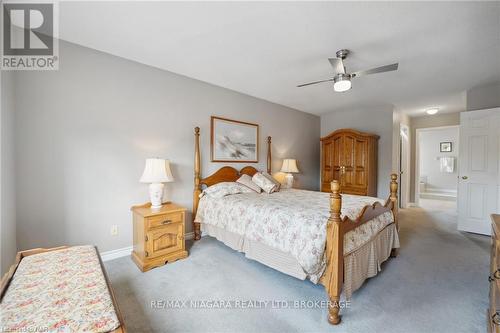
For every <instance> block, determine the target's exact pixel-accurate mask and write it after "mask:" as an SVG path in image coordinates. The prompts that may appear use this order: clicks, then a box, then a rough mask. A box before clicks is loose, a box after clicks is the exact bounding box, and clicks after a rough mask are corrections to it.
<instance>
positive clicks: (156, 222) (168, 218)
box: [146, 212, 184, 229]
mask: <svg viewBox="0 0 500 333" xmlns="http://www.w3.org/2000/svg"><path fill="white" fill-rule="evenodd" d="M178 222H184V213H183V212H176V213H168V214H163V215H158V216H151V217H148V218H146V223H147V226H148V229H151V228H155V227H160V226H165V225H169V224H172V223H178Z"/></svg>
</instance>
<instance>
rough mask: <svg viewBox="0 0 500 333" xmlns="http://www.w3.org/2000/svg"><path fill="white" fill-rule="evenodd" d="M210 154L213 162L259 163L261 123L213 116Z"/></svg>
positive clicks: (211, 119)
mask: <svg viewBox="0 0 500 333" xmlns="http://www.w3.org/2000/svg"><path fill="white" fill-rule="evenodd" d="M210 155H211V160H212V162H231V163H258V162H259V125H258V124H253V123H249V122H245V121H239V120H233V119H227V118H221V117H216V116H212V117H211V118H210Z"/></svg>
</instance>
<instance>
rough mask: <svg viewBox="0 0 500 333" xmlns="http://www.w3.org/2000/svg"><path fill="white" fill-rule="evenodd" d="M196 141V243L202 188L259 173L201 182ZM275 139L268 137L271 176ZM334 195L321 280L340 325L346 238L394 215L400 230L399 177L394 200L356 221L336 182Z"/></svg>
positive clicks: (219, 174)
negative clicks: (345, 211)
mask: <svg viewBox="0 0 500 333" xmlns="http://www.w3.org/2000/svg"><path fill="white" fill-rule="evenodd" d="M194 137H195V153H194V193H193V230H194V233H195V238H194V239H195V240H199V239H200V237H201V233H200V224H199V223H197V222H194V219H195V217H196V211H197V209H198V203H199V200H200V198H199V195H200V194H201V191H202V186H203V185H205V186H211V185H214V184H217V183H221V182H234V181H236V180H237V179H238V178H239V177H240V176H241V175H242V174H247V175H249V176H253V175H254V174H255V173H256V172H258V170H257V169H255V168H254V167H252V166H245V167H243V168H242V169H241V170H240V171H238V170H236V169H235V168H233V167H230V166H224V167H222V168H220V169H219V170H217V171H216V172H215V173H213V174H212V175H210V176H209V177H206V178H201V173H200V165H201V163H200V162H201V157H200V128H199V127H196V128H195V129H194ZM271 171H272V170H271V137H270V136H268V137H267V172H268V173H269V174H271ZM331 191H332V193H331V194H330V218H329V219H328V223H327V231H326V232H327V235H326V249H325V251H326V269H325V272H324V273H323V276H322V277H321V279H320V281H319V282H320V283H321V284H322V285H323V286H325V289H326V292H327V294H328V296H329V299H330V302H329V305H328V322H330V324H333V325H337V324H339V323H340V313H339V312H340V303H339V302H340V294H341V292H342V286H343V282H344V253H343V251H344V235H345V234H346V233H347V232H349V231H351V230H353V229H355V228H357V227H359V226H361V225H362V224H364V223H366V222H368V221H370V220H372V219H373V218H375V217H377V216H379V215H381V214H384V213H386V212H389V211H392V213H393V214H394V223H395V225H396V228H397V229H398V224H397V223H398V222H397V207H398V205H397V192H398V183H397V175H396V174H391V182H390V196H389V199H387V201H386V203H385V205H382V204H380V203H379V202H378V201H377V202H375V203H374V204H373V205H367V206H365V207H364V208H363V209H362V211H361V214H360V215H359V217H358V218H357V219H355V220H351V219H349V218H348V217H347V216H345V217H344V218H343V219H342V218H341V209H342V196H341V194H340V192H341V191H340V184H339V182H338V181H336V180H334V181H332V182H331ZM395 256H397V251H396V249H393V250H392V252H391V257H395Z"/></svg>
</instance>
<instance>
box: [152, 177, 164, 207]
mask: <svg viewBox="0 0 500 333" xmlns="http://www.w3.org/2000/svg"><path fill="white" fill-rule="evenodd" d="M164 187H165V184H163V183H151V184H149V200H151V208H152V209H155V208H156V209H157V208H161V205H162V203H163V202H162V201H163V188H164Z"/></svg>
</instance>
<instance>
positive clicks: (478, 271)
mask: <svg viewBox="0 0 500 333" xmlns="http://www.w3.org/2000/svg"><path fill="white" fill-rule="evenodd" d="M422 204H425V205H426V210H424V209H421V208H410V209H407V210H402V211H401V213H400V226H401V232H400V234H401V236H400V238H401V251H400V255H399V256H398V257H397V258H396V259H390V260H389V261H387V262H386V263H384V264H383V266H382V272H381V273H380V274H379V275H378V276H376V277H374V278H372V279H369V280H368V281H366V282H365V284H364V285H363V286H362V287H361V289H359V290H358V291H357V292H355V293H354V295H353V298H352V300H351V303H350V309H348V310H345V311H344V312H343V317H342V323H341V324H340V325H339V326H331V325H329V324H328V323H327V320H326V314H327V311H326V309H321V308H320V309H273V308H270V307H268V308H264V309H246V310H243V309H195V308H187V309H175V308H174V309H172V308H163V309H161V308H156V309H155V308H153V307H152V306H151V302H152V301H175V300H178V301H202V300H242V301H249V300H262V301H273V300H277V301H282V300H286V301H301V300H303V301H316V300H317V301H324V300H326V294H325V291H324V289H323V287H321V286H318V285H314V284H312V283H311V282H309V281H300V280H297V279H295V278H292V277H289V276H287V275H285V274H282V273H279V272H277V271H275V270H273V269H271V268H268V267H266V266H264V265H261V264H259V263H257V262H255V261H252V260H248V259H246V258H245V257H244V255H243V254H241V253H237V252H235V251H233V250H231V249H230V248H228V247H226V246H225V245H223V244H222V243H220V242H218V241H216V240H214V239H212V238H209V237H204V238H203V239H202V240H201V241H199V242H196V243H195V244H194V245H192V246H191V248H190V254H189V257H188V258H187V259H185V260H181V261H178V262H175V263H172V264H168V265H166V266H163V267H161V268H156V269H153V270H151V271H149V272H147V273H141V272H140V271H139V270H138V269H137V267H136V266H135V265H134V264H133V263H132V261H131V260H130V258H120V259H116V260H113V261H109V262H107V263H106V269H107V272H108V275H109V277H110V279H111V283H112V285H113V288H114V290H115V293H116V296H117V299H118V303H119V306H120V309H121V311H122V314H123V315H124V317H125V322H126V326H127V328H128V331H129V332H131V333H135V332H141V333H142V332H277V333H278V332H398V333H399V332H439V333H443V332H467V333H469V332H485V331H486V325H485V323H486V317H485V316H486V315H485V313H486V309H487V307H488V304H487V303H488V281H487V277H488V270H489V238H488V237H484V236H478V235H471V234H465V233H460V232H457V231H456V214H455V213H454V211H453V207H452V205H453V203H449V202H442V203H437V204H436V202H432V201H427V200H424V201H423V202H422ZM158 304H159V303H158ZM159 305H160V307H161V304H159Z"/></svg>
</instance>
